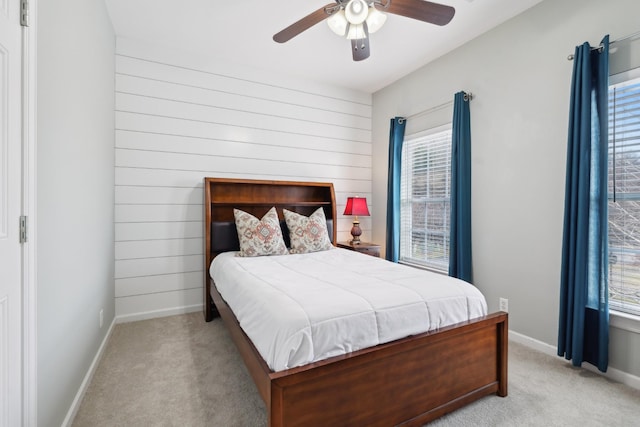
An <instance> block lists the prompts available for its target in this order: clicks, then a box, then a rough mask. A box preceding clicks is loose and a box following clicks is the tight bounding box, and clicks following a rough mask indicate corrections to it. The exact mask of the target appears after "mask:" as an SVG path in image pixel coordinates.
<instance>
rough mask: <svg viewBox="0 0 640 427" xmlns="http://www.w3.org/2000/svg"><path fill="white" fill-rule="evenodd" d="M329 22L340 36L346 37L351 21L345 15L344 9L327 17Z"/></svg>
mask: <svg viewBox="0 0 640 427" xmlns="http://www.w3.org/2000/svg"><path fill="white" fill-rule="evenodd" d="M327 24H328V25H329V28H331V31H333V32H334V33H336V34H337V35H339V36H340V37H344V36H345V35H346V34H347V26H348V25H349V21H347V18H346V17H345V14H344V10H342V9H340V10H339V11H337V12H336V13H334V14H333V15H331V16H330V17H329V18H328V19H327Z"/></svg>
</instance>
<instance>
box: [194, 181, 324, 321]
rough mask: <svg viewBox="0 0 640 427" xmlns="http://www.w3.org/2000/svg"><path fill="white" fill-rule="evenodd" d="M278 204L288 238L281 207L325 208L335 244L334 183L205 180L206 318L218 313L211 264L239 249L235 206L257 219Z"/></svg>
mask: <svg viewBox="0 0 640 427" xmlns="http://www.w3.org/2000/svg"><path fill="white" fill-rule="evenodd" d="M272 206H275V207H276V210H277V211H278V217H279V218H280V220H281V226H282V227H281V228H282V231H283V235H284V237H285V242H287V241H288V230H287V227H286V226H285V225H284V217H283V214H282V209H283V208H285V209H287V210H290V211H293V212H297V213H299V214H301V215H307V216H308V215H311V214H312V213H313V212H314V211H315V210H316V209H318V207H322V208H323V210H324V215H325V217H326V218H327V228H328V229H329V237H330V238H331V242H332V243H333V244H334V245H335V244H336V227H335V221H336V197H335V193H334V191H333V184H331V183H321V182H298V181H262V180H250V179H228V178H205V179H204V239H203V240H204V254H205V255H204V316H205V320H206V321H210V320H212V319H213V317H214V315H215V314H216V310H215V307H214V306H213V301H212V300H211V280H210V277H209V266H210V265H211V261H213V258H215V257H216V255H218V254H219V253H221V252H227V251H233V250H238V249H239V247H238V235H237V232H236V227H235V221H234V217H233V209H234V208H237V209H241V210H243V211H245V212H248V213H250V214H252V215H254V216H256V217H257V218H262V216H263V215H264V214H265V213H267V211H268V210H269V209H270V208H271V207H272Z"/></svg>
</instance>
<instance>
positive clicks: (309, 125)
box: [115, 39, 372, 321]
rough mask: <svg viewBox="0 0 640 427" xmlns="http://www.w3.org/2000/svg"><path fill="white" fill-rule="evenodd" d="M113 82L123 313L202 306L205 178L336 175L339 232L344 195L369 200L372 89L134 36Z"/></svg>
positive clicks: (345, 222)
mask: <svg viewBox="0 0 640 427" xmlns="http://www.w3.org/2000/svg"><path fill="white" fill-rule="evenodd" d="M115 83H116V85H115V86H116V93H115V103H116V112H115V122H116V142H115V151H116V152H115V296H116V315H117V316H118V319H119V320H120V321H126V320H137V319H141V318H148V317H155V316H162V315H167V314H173V313H180V312H185V311H192V310H199V309H200V308H201V306H202V277H203V274H204V265H203V247H202V246H203V243H202V235H203V223H202V221H203V206H202V205H203V184H202V181H203V178H204V177H206V176H217V177H237V178H251V179H282V180H297V181H321V182H333V184H334V187H335V191H336V199H337V204H338V214H339V219H338V222H337V231H338V240H346V239H348V238H349V237H350V234H349V230H350V228H351V221H352V219H353V218H351V217H343V216H342V211H343V210H344V205H345V201H346V198H347V197H348V196H350V195H358V196H364V197H367V198H368V200H371V192H372V185H371V180H372V169H371V165H372V161H371V156H372V141H371V103H372V99H371V95H370V94H365V93H360V92H355V91H351V90H348V89H342V88H337V87H327V86H323V85H320V84H318V83H313V82H308V81H303V80H296V79H291V78H287V77H284V76H276V75H270V74H269V73H265V72H264V71H261V70H256V69H246V68H244V67H242V66H239V65H231V64H230V63H229V62H226V63H225V62H222V61H219V62H217V63H216V61H212V60H210V59H207V58H203V57H201V56H198V55H196V54H191V53H187V52H183V51H171V50H168V49H166V48H162V49H161V48H159V47H155V46H148V45H144V44H141V43H139V42H134V41H132V40H128V39H118V40H117V44H116V82H115ZM361 227H362V229H363V238H364V239H367V237H369V236H371V220H370V218H361Z"/></svg>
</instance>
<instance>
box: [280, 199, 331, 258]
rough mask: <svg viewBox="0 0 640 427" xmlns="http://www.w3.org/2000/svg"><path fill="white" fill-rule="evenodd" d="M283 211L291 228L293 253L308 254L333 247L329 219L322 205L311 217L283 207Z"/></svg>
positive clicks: (291, 250)
mask: <svg viewBox="0 0 640 427" xmlns="http://www.w3.org/2000/svg"><path fill="white" fill-rule="evenodd" d="M282 213H283V214H284V220H285V221H286V222H287V228H288V229H289V238H290V239H291V249H290V252H291V253H292V254H306V253H309V252H318V251H326V250H328V249H331V248H333V245H332V244H331V239H330V238H329V232H328V230H327V219H326V218H325V216H324V211H323V210H322V208H321V207H320V208H318V209H317V210H316V211H315V212H314V213H312V214H311V215H310V216H309V217H306V216H304V215H300V214H298V213H295V212H291V211H288V210H286V209H283V210H282Z"/></svg>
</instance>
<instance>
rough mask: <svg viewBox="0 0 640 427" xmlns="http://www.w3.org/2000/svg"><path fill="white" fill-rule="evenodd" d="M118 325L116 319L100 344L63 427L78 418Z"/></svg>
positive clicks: (66, 426)
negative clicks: (84, 398) (83, 399)
mask: <svg viewBox="0 0 640 427" xmlns="http://www.w3.org/2000/svg"><path fill="white" fill-rule="evenodd" d="M115 325H116V319H115V318H114V319H113V321H112V322H111V325H109V330H108V331H107V333H106V334H105V336H104V339H103V340H102V343H101V344H100V348H98V352H97V353H96V355H95V357H94V358H93V362H91V366H89V370H88V371H87V374H86V375H85V376H84V380H82V384H80V388H79V389H78V393H76V397H75V398H74V399H73V403H71V407H70V408H69V411H68V412H67V416H66V417H65V418H64V421H63V422H62V426H61V427H70V426H71V424H72V423H73V419H74V418H75V417H76V414H77V413H78V409H80V403H82V398H83V397H84V394H85V393H86V392H87V388H89V384H91V380H92V379H93V374H95V372H96V369H97V368H98V364H99V363H100V360H101V359H102V355H103V354H104V349H105V348H106V347H107V342H109V338H110V337H111V332H113V328H114V326H115Z"/></svg>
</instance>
